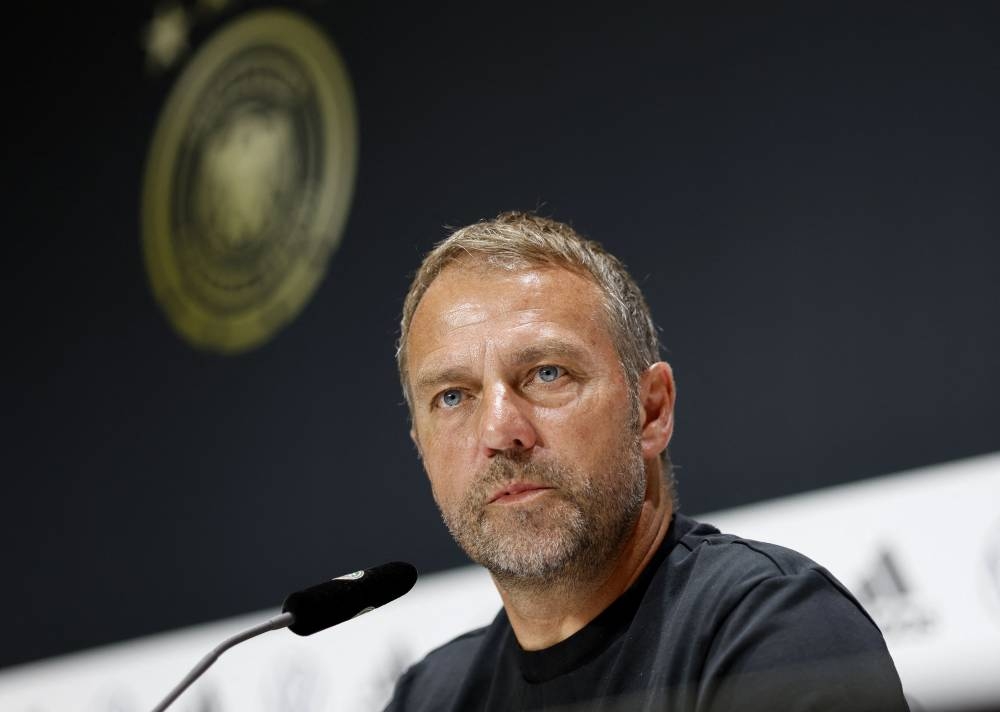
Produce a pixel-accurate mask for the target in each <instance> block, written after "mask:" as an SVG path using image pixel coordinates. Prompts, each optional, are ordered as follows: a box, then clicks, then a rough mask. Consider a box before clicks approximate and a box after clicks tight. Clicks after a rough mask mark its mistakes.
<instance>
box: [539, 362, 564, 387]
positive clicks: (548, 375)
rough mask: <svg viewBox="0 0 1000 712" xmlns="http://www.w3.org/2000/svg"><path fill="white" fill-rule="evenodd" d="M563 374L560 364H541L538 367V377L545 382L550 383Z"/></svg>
mask: <svg viewBox="0 0 1000 712" xmlns="http://www.w3.org/2000/svg"><path fill="white" fill-rule="evenodd" d="M562 374H563V370H562V368H561V367H560V366H541V367H540V368H539V369H538V378H539V379H540V380H542V381H545V382H546V383H552V381H554V380H556V379H557V378H559V376H561V375H562Z"/></svg>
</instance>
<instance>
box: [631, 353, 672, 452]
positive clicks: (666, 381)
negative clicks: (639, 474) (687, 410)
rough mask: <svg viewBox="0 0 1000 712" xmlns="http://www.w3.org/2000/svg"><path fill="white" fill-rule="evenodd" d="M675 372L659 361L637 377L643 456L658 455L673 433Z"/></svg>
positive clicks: (668, 365)
mask: <svg viewBox="0 0 1000 712" xmlns="http://www.w3.org/2000/svg"><path fill="white" fill-rule="evenodd" d="M676 396H677V394H676V391H675V389H674V372H673V371H672V370H671V369H670V364H668V363H666V362H664V361H658V362H656V363H654V364H653V365H652V366H650V367H649V368H647V369H646V370H645V371H644V372H643V373H642V375H641V376H640V377H639V425H640V431H639V435H640V441H641V442H642V457H643V459H644V460H651V459H653V458H656V457H659V456H660V453H661V452H663V451H664V450H665V449H666V447H667V445H668V444H669V443H670V438H671V437H672V436H673V434H674V400H675V398H676Z"/></svg>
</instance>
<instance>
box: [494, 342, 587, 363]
mask: <svg viewBox="0 0 1000 712" xmlns="http://www.w3.org/2000/svg"><path fill="white" fill-rule="evenodd" d="M585 355H586V350H585V349H584V348H583V347H582V346H580V345H579V344H574V343H571V342H569V341H564V340H563V339H546V340H545V341H542V342H540V343H536V344H531V345H530V346H525V347H523V348H520V349H517V350H516V351H515V352H514V353H513V354H512V355H511V363H512V364H513V365H516V366H524V365H526V364H529V363H537V362H539V361H544V360H545V359H548V358H568V359H581V358H583V357H584V356H585Z"/></svg>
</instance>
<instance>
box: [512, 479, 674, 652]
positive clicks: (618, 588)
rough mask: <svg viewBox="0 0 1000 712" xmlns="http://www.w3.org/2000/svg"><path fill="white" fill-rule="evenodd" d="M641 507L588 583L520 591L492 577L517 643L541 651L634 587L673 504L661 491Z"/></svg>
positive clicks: (569, 581)
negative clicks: (633, 523) (607, 560)
mask: <svg viewBox="0 0 1000 712" xmlns="http://www.w3.org/2000/svg"><path fill="white" fill-rule="evenodd" d="M656 489H657V490H660V491H657V492H655V493H654V495H653V496H652V497H650V496H647V497H646V499H645V501H644V502H643V504H642V509H641V510H640V513H639V518H638V521H637V522H636V526H635V527H634V528H633V529H632V532H631V534H630V535H629V537H628V538H627V539H626V540H625V542H624V543H623V545H622V547H621V549H620V550H619V553H618V555H617V556H616V557H615V559H614V560H613V561H612V562H610V563H609V565H608V566H607V567H605V568H604V569H603V570H602V571H600V572H598V573H597V574H596V575H593V576H591V577H589V578H587V579H586V580H582V579H581V577H579V576H570V577H564V578H563V580H561V581H558V582H555V583H553V584H552V585H550V586H545V587H540V586H535V585H526V586H518V585H517V584H516V582H501V581H499V580H497V579H496V578H495V577H494V583H496V586H497V590H498V591H499V592H500V597H501V598H502V599H503V605H504V608H505V609H506V611H507V617H508V619H509V620H510V624H511V627H512V628H513V629H514V635H515V636H516V637H517V642H518V643H519V644H520V645H521V647H522V648H524V649H525V650H541V649H543V648H548V647H550V646H552V645H555V644H556V643H559V642H562V641H563V640H566V639H567V638H569V637H570V636H571V635H573V634H574V633H576V632H577V631H579V630H581V629H582V628H583V627H584V626H586V625H587V624H588V623H590V621H592V620H594V618H596V617H597V616H598V615H600V613H601V612H602V611H604V609H606V608H607V607H608V606H610V605H611V604H612V603H614V601H615V600H617V599H618V597H619V596H621V595H622V594H623V593H624V592H625V591H626V590H628V588H629V587H630V586H631V585H632V584H633V583H635V580H636V579H637V578H639V575H640V574H641V573H642V572H643V570H644V569H645V568H646V566H647V565H648V564H649V562H650V561H651V560H652V558H653V556H654V555H655V554H656V551H657V550H658V549H659V548H660V544H661V543H663V539H664V538H665V537H666V535H667V530H668V529H669V528H670V521H671V519H672V518H673V502H672V501H671V498H670V497H669V495H668V494H667V493H666V492H663V491H662V489H661V488H656Z"/></svg>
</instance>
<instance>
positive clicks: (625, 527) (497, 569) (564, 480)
mask: <svg viewBox="0 0 1000 712" xmlns="http://www.w3.org/2000/svg"><path fill="white" fill-rule="evenodd" d="M621 442H622V445H621V447H620V449H619V450H618V451H617V452H615V453H612V454H611V456H610V457H608V458H605V459H604V461H603V462H601V463H598V464H597V466H596V467H594V468H593V470H591V471H589V472H581V471H575V470H573V469H572V468H569V467H567V466H565V465H563V464H562V463H560V462H558V461H551V460H546V461H536V460H533V459H530V457H521V456H511V455H506V454H498V455H495V456H494V458H493V460H492V461H491V462H490V465H489V467H488V468H487V469H486V471H485V472H483V473H482V474H481V475H480V476H478V477H477V478H476V480H475V482H474V484H473V486H472V487H470V489H469V490H468V491H467V492H466V493H465V495H464V496H463V498H462V499H461V501H459V502H458V503H457V505H455V506H454V507H445V506H441V502H440V501H439V507H440V508H441V514H442V517H443V518H444V522H445V524H446V525H447V527H448V530H449V531H450V532H451V534H452V536H453V537H454V538H455V541H456V542H458V544H459V546H461V547H462V549H463V550H465V552H466V554H468V556H469V558H471V559H472V560H473V561H475V562H477V563H479V564H481V565H482V566H484V567H486V568H487V569H488V570H489V571H490V572H491V573H492V574H493V576H494V577H495V578H496V579H497V580H498V582H500V583H502V584H505V585H508V586H516V587H519V588H535V587H540V586H551V585H553V584H555V583H557V582H559V581H560V580H562V581H566V582H572V581H582V580H589V579H591V578H592V577H594V576H596V575H598V574H599V573H600V571H602V570H603V569H604V568H606V567H607V566H608V564H609V562H610V561H612V560H613V559H614V558H615V556H616V555H617V554H618V552H619V551H620V550H621V548H622V546H623V544H624V541H625V539H626V538H627V536H628V535H629V533H630V532H631V530H632V529H633V528H634V526H635V524H636V521H637V520H638V517H639V512H640V510H641V508H642V503H643V499H644V497H645V491H646V476H645V466H644V464H643V461H642V451H641V446H640V445H639V442H638V438H637V436H635V435H632V436H631V437H629V436H628V435H625V436H624V437H623V438H622V441H621ZM512 482H531V483H534V484H537V485H542V486H546V487H551V488H552V490H551V491H549V492H547V493H545V494H543V495H540V496H539V497H538V498H537V499H536V500H533V501H530V502H526V503H517V504H513V505H489V501H490V498H491V497H492V496H493V494H494V493H495V492H496V491H497V490H498V489H499V488H501V487H503V486H505V485H508V484H510V483H512Z"/></svg>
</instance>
